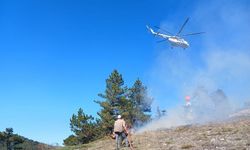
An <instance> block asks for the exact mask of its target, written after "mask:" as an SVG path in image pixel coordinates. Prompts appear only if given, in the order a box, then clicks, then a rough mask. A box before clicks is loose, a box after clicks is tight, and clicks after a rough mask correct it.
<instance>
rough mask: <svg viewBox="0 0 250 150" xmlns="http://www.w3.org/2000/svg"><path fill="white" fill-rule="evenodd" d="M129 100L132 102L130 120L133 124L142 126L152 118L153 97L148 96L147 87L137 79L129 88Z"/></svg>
mask: <svg viewBox="0 0 250 150" xmlns="http://www.w3.org/2000/svg"><path fill="white" fill-rule="evenodd" d="M129 100H130V101H131V103H132V110H131V111H132V115H131V117H130V120H131V122H132V125H133V126H136V127H138V126H142V125H143V124H144V123H146V122H148V121H149V120H150V119H151V115H150V112H151V104H152V101H153V99H152V98H150V97H149V96H148V93H147V87H146V86H144V85H143V84H142V82H141V80H139V79H137V80H136V81H135V83H134V85H133V86H132V88H130V89H129Z"/></svg>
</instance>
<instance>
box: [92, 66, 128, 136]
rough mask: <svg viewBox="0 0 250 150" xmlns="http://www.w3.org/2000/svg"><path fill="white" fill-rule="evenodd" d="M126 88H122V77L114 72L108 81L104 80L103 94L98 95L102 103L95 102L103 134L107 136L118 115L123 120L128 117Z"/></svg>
mask: <svg viewBox="0 0 250 150" xmlns="http://www.w3.org/2000/svg"><path fill="white" fill-rule="evenodd" d="M126 92H127V88H126V87H124V81H123V78H122V75H121V74H120V73H119V72H118V71H117V70H114V71H113V72H112V73H111V75H110V76H109V78H108V79H106V90H105V93H104V94H99V96H100V97H101V98H103V99H104V101H95V102H96V103H98V104H99V105H100V106H101V107H102V109H101V111H100V112H98V115H99V116H100V118H101V122H100V124H101V127H102V129H103V131H104V133H105V134H109V133H111V132H112V130H113V125H114V121H115V117H116V116H117V115H118V114H120V115H122V116H123V117H124V118H125V119H126V118H127V117H128V113H127V106H128V103H129V102H128V99H127V98H126V97H127V96H126Z"/></svg>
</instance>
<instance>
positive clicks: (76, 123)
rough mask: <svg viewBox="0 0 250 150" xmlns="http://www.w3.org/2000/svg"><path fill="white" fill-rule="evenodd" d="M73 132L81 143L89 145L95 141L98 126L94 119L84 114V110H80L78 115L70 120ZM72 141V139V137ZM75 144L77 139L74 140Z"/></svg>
mask: <svg viewBox="0 0 250 150" xmlns="http://www.w3.org/2000/svg"><path fill="white" fill-rule="evenodd" d="M70 127H71V131H72V132H74V133H75V135H76V137H77V139H78V142H79V143H88V142H90V141H92V140H94V139H95V135H96V133H95V129H96V124H95V122H94V117H92V116H91V115H87V114H85V113H84V112H83V109H82V108H80V109H79V110H78V114H77V115H75V114H73V115H72V118H71V119H70ZM70 138H71V140H72V137H70ZM73 142H75V139H73Z"/></svg>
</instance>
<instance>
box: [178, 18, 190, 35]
mask: <svg viewBox="0 0 250 150" xmlns="http://www.w3.org/2000/svg"><path fill="white" fill-rule="evenodd" d="M188 20H189V17H188V18H187V19H186V21H185V22H184V23H183V25H182V26H181V29H180V31H179V32H178V33H177V35H179V34H180V33H181V31H182V30H183V28H184V27H185V25H186V24H187V22H188Z"/></svg>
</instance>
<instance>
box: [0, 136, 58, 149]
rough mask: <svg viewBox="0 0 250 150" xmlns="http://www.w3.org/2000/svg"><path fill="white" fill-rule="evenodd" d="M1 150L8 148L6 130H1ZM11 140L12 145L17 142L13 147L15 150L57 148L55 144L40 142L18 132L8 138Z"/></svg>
mask: <svg viewBox="0 0 250 150" xmlns="http://www.w3.org/2000/svg"><path fill="white" fill-rule="evenodd" d="M0 135H1V137H0V150H7V142H6V140H7V138H6V137H4V136H3V135H4V132H0ZM8 139H9V141H11V142H10V145H14V144H15V143H19V144H16V145H15V146H14V147H13V149H14V150H51V149H56V147H55V146H50V145H47V144H44V143H40V142H37V141H33V140H31V139H28V138H26V137H23V136H20V135H18V134H12V135H11V137H9V138H8Z"/></svg>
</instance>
